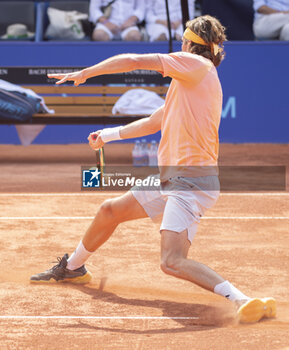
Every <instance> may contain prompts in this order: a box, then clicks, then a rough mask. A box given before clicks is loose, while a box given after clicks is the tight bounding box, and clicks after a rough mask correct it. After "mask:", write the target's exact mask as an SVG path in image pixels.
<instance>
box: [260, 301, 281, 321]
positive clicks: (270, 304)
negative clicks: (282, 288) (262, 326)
mask: <svg viewBox="0 0 289 350" xmlns="http://www.w3.org/2000/svg"><path fill="white" fill-rule="evenodd" d="M262 301H263V302H264V303H265V307H264V317H266V318H272V317H276V313H277V311H276V309H277V308H276V300H275V299H274V298H263V299H262Z"/></svg>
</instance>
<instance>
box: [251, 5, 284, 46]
mask: <svg viewBox="0 0 289 350" xmlns="http://www.w3.org/2000/svg"><path fill="white" fill-rule="evenodd" d="M254 10H255V20H254V24H253V31H254V34H255V36H256V37H257V38H261V39H280V40H289V0H254Z"/></svg>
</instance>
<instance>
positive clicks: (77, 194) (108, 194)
mask: <svg viewBox="0 0 289 350" xmlns="http://www.w3.org/2000/svg"><path fill="white" fill-rule="evenodd" d="M120 193H124V192H93V193H91V192H89V193H86V192H81V193H78V192H75V193H72V192H69V193H64V192H63V193H59V192H58V193H0V197H39V196H46V197H74V196H83V197H89V196H92V197H93V196H96V197H97V196H119V194H120ZM220 196H221V197H222V196H224V197H226V196H256V197H266V196H289V192H275V193H274V192H267V193H266V192H261V193H259V192H254V193H252V192H242V193H240V192H229V193H227V192H222V193H221V194H220Z"/></svg>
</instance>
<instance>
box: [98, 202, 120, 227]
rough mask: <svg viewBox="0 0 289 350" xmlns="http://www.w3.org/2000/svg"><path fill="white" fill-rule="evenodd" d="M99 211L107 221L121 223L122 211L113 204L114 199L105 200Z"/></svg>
mask: <svg viewBox="0 0 289 350" xmlns="http://www.w3.org/2000/svg"><path fill="white" fill-rule="evenodd" d="M100 211H101V213H102V214H103V215H104V216H105V217H106V218H107V219H109V220H111V221H113V222H115V223H121V222H122V221H123V210H122V208H121V207H120V206H119V205H118V204H117V203H115V201H114V199H107V200H105V201H104V202H103V203H102V205H101V206H100Z"/></svg>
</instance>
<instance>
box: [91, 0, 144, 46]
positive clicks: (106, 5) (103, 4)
mask: <svg viewBox="0 0 289 350" xmlns="http://www.w3.org/2000/svg"><path fill="white" fill-rule="evenodd" d="M144 13H145V2H144V1H143V0H114V1H109V0H90V6H89V20H90V21H91V22H93V23H95V25H96V26H95V29H94V31H93V33H92V39H93V40H96V41H108V40H112V39H117V40H120V39H122V40H128V41H139V40H141V39H142V35H141V32H140V30H139V28H138V27H137V23H139V22H141V21H143V19H144Z"/></svg>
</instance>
